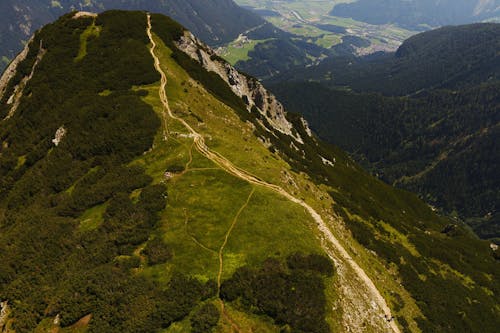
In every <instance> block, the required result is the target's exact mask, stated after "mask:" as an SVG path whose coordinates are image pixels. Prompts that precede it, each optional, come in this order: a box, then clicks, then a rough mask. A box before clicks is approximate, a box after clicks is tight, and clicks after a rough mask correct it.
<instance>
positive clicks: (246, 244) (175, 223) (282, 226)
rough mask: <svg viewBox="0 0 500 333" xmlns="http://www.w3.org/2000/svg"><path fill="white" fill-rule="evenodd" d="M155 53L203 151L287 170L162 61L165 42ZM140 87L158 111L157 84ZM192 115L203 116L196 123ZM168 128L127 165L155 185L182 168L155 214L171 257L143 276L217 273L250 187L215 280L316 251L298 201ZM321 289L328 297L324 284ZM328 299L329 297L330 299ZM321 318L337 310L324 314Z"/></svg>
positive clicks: (254, 322) (269, 170)
mask: <svg viewBox="0 0 500 333" xmlns="http://www.w3.org/2000/svg"><path fill="white" fill-rule="evenodd" d="M158 42H159V41H158ZM160 45H161V44H160ZM160 52H161V54H160V59H161V61H162V64H163V65H164V68H165V70H166V71H167V73H168V76H169V81H168V86H167V94H168V97H169V101H170V105H171V107H172V108H173V111H174V112H175V113H176V114H177V115H180V116H183V117H185V119H186V120H188V121H189V122H190V123H191V125H192V126H194V127H195V128H196V130H198V131H200V132H202V133H204V135H205V136H206V137H207V138H210V139H209V140H208V142H207V143H208V144H209V145H210V147H211V149H214V150H216V151H218V152H219V153H221V154H223V155H224V156H227V157H228V158H230V159H231V160H232V161H233V162H235V164H237V165H239V166H241V167H243V168H246V169H247V170H252V172H258V173H259V175H262V176H263V177H264V178H266V179H273V180H274V181H278V179H276V178H275V176H276V174H278V175H279V171H278V172H277V170H287V169H288V170H289V169H290V167H289V166H288V165H287V164H286V163H284V162H283V161H282V160H281V159H279V158H277V157H276V156H273V155H272V154H271V153H270V152H269V151H268V150H267V149H266V148H265V147H264V146H263V145H262V144H261V143H260V142H259V141H258V140H257V139H256V138H255V137H254V136H253V134H252V129H251V127H250V125H248V124H244V123H242V122H241V121H240V120H239V119H238V117H237V116H236V114H235V113H234V111H233V110H232V109H230V108H228V107H227V106H226V105H224V104H223V103H221V102H220V101H218V100H217V99H215V98H214V97H212V96H211V95H209V94H208V93H207V92H206V91H205V90H204V89H203V88H202V87H201V86H200V85H198V84H197V83H196V82H194V81H193V80H192V79H190V78H189V76H188V75H187V74H186V72H184V70H183V69H182V68H180V67H179V66H178V65H177V64H176V63H175V62H174V61H173V60H172V59H171V58H170V51H169V50H168V49H167V48H166V47H165V46H163V47H161V48H160ZM146 88H147V89H148V91H149V94H148V96H147V97H145V99H144V100H145V101H146V102H147V103H149V104H150V105H152V106H153V107H154V109H155V110H156V111H157V112H158V113H160V112H162V108H161V103H160V100H159V98H158V97H157V96H158V95H157V91H158V85H153V86H149V87H146ZM185 89H187V92H185ZM188 104H189V106H188ZM193 114H195V115H196V117H194V116H192V115H193ZM199 119H203V123H201V122H200V120H199ZM168 126H169V131H170V137H169V139H168V140H167V142H164V141H163V140H162V138H161V136H157V138H156V141H155V146H154V149H153V150H151V151H150V152H149V153H148V154H146V155H144V156H143V157H142V158H140V159H138V160H136V161H135V162H134V164H135V163H137V164H141V165H143V166H144V167H145V168H146V172H147V173H148V174H149V175H150V176H152V177H153V178H154V179H155V181H156V182H162V181H164V179H163V173H164V171H165V169H167V168H168V166H169V165H174V164H175V165H183V166H185V171H184V172H183V173H182V174H176V175H175V176H174V177H173V178H172V179H170V180H169V181H168V183H167V185H168V188H169V201H168V205H167V208H166V210H165V211H164V213H163V215H162V221H163V223H162V227H161V231H160V232H161V233H162V234H163V236H162V237H164V239H165V241H166V242H167V243H168V244H170V245H171V246H172V247H173V251H174V253H175V254H176V256H175V257H174V260H173V261H172V262H171V264H170V265H169V266H167V267H151V268H147V269H146V270H144V272H143V274H145V275H147V276H151V277H153V278H155V279H157V280H159V281H168V274H169V271H170V269H172V268H173V267H175V269H176V270H181V271H182V272H184V273H186V274H189V275H191V276H194V277H196V278H198V279H200V280H203V281H206V280H208V279H214V278H216V277H217V274H218V270H219V260H218V255H217V252H218V251H219V249H220V247H221V245H222V243H223V241H224V237H225V235H226V233H227V232H228V229H229V227H230V224H231V222H232V221H233V219H234V217H235V216H236V213H237V211H238V210H239V209H240V208H242V206H243V204H244V203H245V201H246V200H247V198H248V196H249V194H250V192H251V191H252V189H255V193H254V194H253V196H252V198H251V199H250V201H249V204H248V206H246V208H245V209H244V210H243V211H242V214H241V215H240V216H239V218H238V220H237V221H236V225H235V227H234V229H233V231H232V233H231V235H230V237H229V238H228V243H227V246H226V247H225V250H224V252H223V259H224V265H223V272H222V278H223V279H226V278H228V277H230V276H231V275H232V274H233V273H234V271H235V270H236V269H237V268H238V267H241V266H244V265H250V266H255V267H257V266H258V265H260V264H261V263H262V261H263V260H265V259H266V258H269V257H277V258H279V257H284V256H287V255H288V254H291V253H293V252H296V251H302V252H305V253H311V252H313V253H321V252H322V250H321V246H320V244H319V241H318V240H317V239H316V237H315V235H314V233H312V232H310V229H309V227H310V224H311V222H312V221H311V219H310V217H309V215H308V214H307V213H306V212H305V211H304V210H303V209H302V208H301V207H300V206H297V205H295V204H293V203H291V202H289V201H287V200H285V199H284V198H282V197H280V196H279V195H277V194H275V193H273V192H270V191H268V190H265V189H262V188H253V186H252V185H250V184H248V183H246V182H243V181H241V180H240V179H237V178H235V177H233V176H231V175H229V174H227V173H225V172H224V171H222V170H221V169H220V168H218V167H217V166H216V165H214V164H213V163H212V162H211V161H209V160H208V159H206V158H205V157H203V156H202V155H200V154H199V153H198V152H197V151H196V150H195V149H194V148H193V147H192V139H191V138H186V137H183V136H182V134H185V129H184V128H183V127H182V126H180V124H178V123H176V122H175V121H171V120H169V124H168ZM242 129H243V132H244V136H243V137H242V135H241V131H242ZM256 167H257V168H256ZM328 285H330V286H332V285H333V284H332V283H328ZM329 293H330V294H332V295H333V294H334V291H333V290H332V288H331V287H329ZM330 300H331V301H334V299H333V297H332V298H330ZM230 313H234V315H235V316H236V318H246V319H243V320H242V322H240V325H243V326H244V325H249V327H252V328H255V327H257V328H259V327H264V328H263V331H268V328H269V327H272V325H271V324H270V323H269V322H267V323H266V322H263V321H262V320H263V319H262V318H260V317H255V316H253V315H248V314H245V313H241V312H239V311H236V310H235V309H232V310H230ZM329 317H330V318H333V317H338V315H334V314H330V315H329ZM238 320H239V319H238ZM332 322H333V321H332ZM183 325H187V323H184V324H183V323H182V322H181V323H178V324H176V325H174V326H173V327H171V328H170V330H169V331H172V332H175V331H176V329H180V327H183ZM270 325H271V326H270ZM225 326H227V323H225V322H224V321H223V320H222V321H221V323H220V329H221V330H222V331H225V330H226V329H227V327H226V329H224V327H225ZM266 327H267V328H266ZM273 330H274V329H273ZM257 331H258V330H257Z"/></svg>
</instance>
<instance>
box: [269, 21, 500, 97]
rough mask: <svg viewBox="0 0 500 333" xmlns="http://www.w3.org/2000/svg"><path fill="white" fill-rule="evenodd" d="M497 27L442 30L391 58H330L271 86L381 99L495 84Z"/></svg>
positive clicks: (413, 40)
mask: <svg viewBox="0 0 500 333" xmlns="http://www.w3.org/2000/svg"><path fill="white" fill-rule="evenodd" d="M499 49H500V24H498V23H478V24H471V25H463V26H451V27H443V28H439V29H436V30H432V31H428V32H424V33H420V34H418V35H415V36H413V37H410V38H409V39H408V40H406V41H405V42H404V43H403V44H402V45H401V46H400V47H399V48H398V50H397V52H395V53H379V54H374V55H370V56H366V57H330V58H328V59H325V60H324V61H322V62H321V63H320V64H319V65H317V66H311V67H308V68H305V69H303V68H297V69H296V70H294V71H290V72H288V73H285V74H283V75H281V76H277V77H275V78H274V79H273V80H274V82H279V81H295V80H314V81H320V82H324V83H325V84H328V85H330V86H348V87H350V88H352V89H354V90H356V91H372V92H380V93H383V94H386V95H409V94H415V93H417V92H419V91H420V90H422V89H431V88H447V89H458V88H460V87H464V86H468V85H475V84H479V83H481V82H487V81H495V80H498V79H499V78H500V54H499V53H498V50H499Z"/></svg>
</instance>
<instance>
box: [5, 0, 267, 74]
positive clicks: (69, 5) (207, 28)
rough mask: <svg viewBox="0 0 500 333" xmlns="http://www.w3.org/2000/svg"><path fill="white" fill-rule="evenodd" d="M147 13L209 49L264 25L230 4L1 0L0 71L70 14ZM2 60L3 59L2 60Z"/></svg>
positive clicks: (210, 0) (214, 0) (207, 0)
mask: <svg viewBox="0 0 500 333" xmlns="http://www.w3.org/2000/svg"><path fill="white" fill-rule="evenodd" d="M105 9H127V10H134V9H138V10H139V9H140V10H148V11H151V12H157V13H163V14H166V15H169V16H171V17H173V18H175V19H176V20H178V21H179V22H181V23H182V24H184V25H185V26H186V27H188V28H189V29H190V30H191V31H193V32H194V33H196V34H197V36H199V37H200V38H201V39H203V40H204V41H205V42H207V43H209V44H210V45H222V44H225V43H227V42H229V41H232V40H234V39H235V38H236V37H237V36H238V35H239V34H240V33H241V32H243V31H246V30H248V29H251V28H254V27H256V26H259V25H261V24H263V23H264V20H263V19H261V18H260V17H259V16H258V15H256V14H253V13H251V12H249V11H247V10H245V9H242V8H241V7H239V6H238V5H236V4H235V3H234V2H233V1H232V0H202V1H201V0H169V1H146V0H87V1H77V0H60V1H51V0H2V1H1V2H0V22H2V23H1V24H0V71H2V70H3V68H4V66H5V65H6V64H7V63H8V62H9V60H10V59H12V58H13V57H14V56H15V55H16V54H17V53H18V52H19V51H20V49H21V48H22V41H27V40H28V39H29V37H30V36H31V34H32V33H33V32H34V31H35V30H36V29H38V28H40V27H41V26H42V25H44V24H46V23H48V22H51V21H53V20H55V19H56V18H57V17H59V16H60V15H62V14H64V13H67V12H69V11H71V10H86V11H91V12H101V11H103V10H105ZM4 57H5V58H4Z"/></svg>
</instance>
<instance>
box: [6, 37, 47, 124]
mask: <svg viewBox="0 0 500 333" xmlns="http://www.w3.org/2000/svg"><path fill="white" fill-rule="evenodd" d="M23 52H24V51H23ZM45 53H46V50H45V49H44V48H43V43H42V41H41V40H40V47H39V50H38V54H37V56H36V59H35V62H34V64H33V67H32V68H31V72H30V74H29V75H28V76H26V77H23V78H22V79H21V81H20V82H19V83H18V84H17V85H16V87H15V88H14V92H13V93H12V95H11V96H10V97H9V99H8V100H7V104H9V105H12V106H11V108H10V110H9V113H8V114H7V116H6V117H5V119H9V118H10V117H12V116H13V115H14V113H15V112H16V110H17V108H18V107H19V103H20V102H21V97H22V96H23V92H24V88H25V87H26V85H27V84H28V82H29V81H30V80H31V78H32V77H33V75H34V74H35V69H36V66H38V64H39V63H40V61H41V60H42V58H43V56H44V55H45ZM24 58H26V56H24ZM16 59H17V58H16ZM23 60H24V59H23ZM21 61H22V60H21ZM19 63H20V62H19ZM16 68H17V65H16ZM15 72H16V70H15V69H14V74H13V76H14V75H15V74H16V73H15ZM7 82H8V81H7ZM0 100H1V96H0Z"/></svg>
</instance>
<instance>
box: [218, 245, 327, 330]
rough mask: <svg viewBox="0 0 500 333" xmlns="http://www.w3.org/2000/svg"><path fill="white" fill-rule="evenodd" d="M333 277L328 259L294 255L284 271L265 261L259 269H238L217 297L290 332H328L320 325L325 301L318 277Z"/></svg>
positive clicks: (281, 265) (323, 314)
mask: <svg viewBox="0 0 500 333" xmlns="http://www.w3.org/2000/svg"><path fill="white" fill-rule="evenodd" d="M322 274H324V275H325V276H331V275H333V266H332V264H331V262H330V260H329V259H328V258H325V257H322V256H319V255H310V256H303V255H301V254H298V253H297V254H294V255H292V256H291V257H289V258H288V267H286V266H284V265H283V264H282V263H280V262H279V261H277V260H274V259H269V260H267V261H266V262H264V264H263V267H262V268H260V269H252V268H249V267H242V268H240V269H239V270H238V271H236V273H235V274H234V276H233V277H232V278H231V279H229V280H227V281H226V282H224V284H223V285H222V287H221V297H222V299H224V300H228V301H233V302H234V301H237V302H238V303H239V306H241V307H243V308H247V309H251V310H252V311H254V312H255V313H258V314H265V315H267V316H269V317H271V318H273V319H274V320H275V322H276V323H277V324H279V325H280V326H288V327H290V328H291V329H292V332H317V333H323V332H325V333H326V332H329V328H328V325H327V323H326V322H325V321H324V317H325V310H326V309H325V308H326V298H325V296H324V289H325V286H324V284H323V279H322V278H321V275H322Z"/></svg>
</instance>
